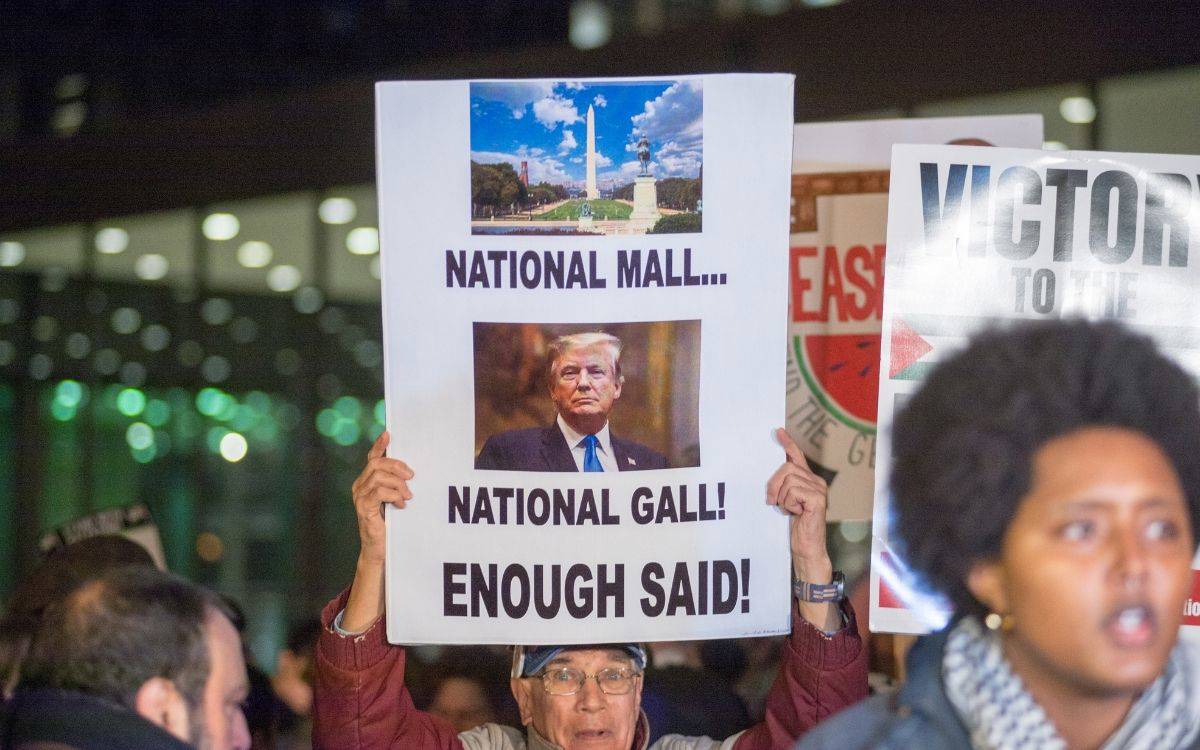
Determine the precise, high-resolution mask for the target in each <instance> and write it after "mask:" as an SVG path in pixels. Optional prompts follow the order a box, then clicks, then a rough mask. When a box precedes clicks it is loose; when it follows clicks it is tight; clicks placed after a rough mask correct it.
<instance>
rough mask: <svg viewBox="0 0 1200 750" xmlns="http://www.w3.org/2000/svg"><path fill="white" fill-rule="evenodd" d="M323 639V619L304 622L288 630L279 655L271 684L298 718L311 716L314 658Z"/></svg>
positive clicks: (311, 619)
mask: <svg viewBox="0 0 1200 750" xmlns="http://www.w3.org/2000/svg"><path fill="white" fill-rule="evenodd" d="M320 637H321V621H320V620H318V619H316V618H315V617H314V618H310V619H306V620H302V621H300V622H297V623H295V624H294V625H292V627H291V628H289V629H288V634H287V640H286V642H285V645H284V647H283V648H282V649H280V650H279V653H278V654H276V660H275V661H276V664H275V674H274V675H272V677H271V684H272V685H273V686H274V689H275V694H276V695H278V696H279V699H280V700H282V701H283V702H284V704H286V705H287V707H288V709H289V710H290V711H291V712H292V713H294V714H296V715H297V716H308V715H309V714H310V713H312V701H313V657H314V654H315V652H316V648H317V639H318V638H320Z"/></svg>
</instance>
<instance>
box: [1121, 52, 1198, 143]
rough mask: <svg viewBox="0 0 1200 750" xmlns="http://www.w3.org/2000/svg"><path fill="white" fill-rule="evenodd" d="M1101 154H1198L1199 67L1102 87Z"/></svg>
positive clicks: (1145, 75)
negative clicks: (1112, 152) (1115, 152)
mask: <svg viewBox="0 0 1200 750" xmlns="http://www.w3.org/2000/svg"><path fill="white" fill-rule="evenodd" d="M1099 90H1100V93H1099V99H1100V114H1101V117H1102V118H1103V119H1102V120H1101V126H1100V146H1099V147H1100V148H1102V149H1104V150H1106V151H1144V152H1150V153H1164V154H1200V127H1197V124H1200V67H1189V68H1179V69H1176V70H1168V71H1159V72H1154V73H1141V74H1138V75H1130V76H1122V77H1120V78H1112V79H1109V80H1107V81H1101V82H1100V86H1099Z"/></svg>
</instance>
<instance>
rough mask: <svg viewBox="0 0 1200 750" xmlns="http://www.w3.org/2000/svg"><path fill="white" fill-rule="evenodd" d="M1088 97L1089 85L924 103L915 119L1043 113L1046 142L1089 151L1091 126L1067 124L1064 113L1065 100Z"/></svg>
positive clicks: (914, 113)
mask: <svg viewBox="0 0 1200 750" xmlns="http://www.w3.org/2000/svg"><path fill="white" fill-rule="evenodd" d="M1086 96H1088V88H1087V86H1086V85H1084V84H1083V83H1068V84H1062V85H1059V86H1047V87H1044V88H1036V89H1024V90H1021V91H1007V92H1004V93H1002V94H989V95H987V96H975V97H970V98H968V99H955V100H952V101H944V102H932V103H929V104H921V105H918V106H916V107H914V108H913V116H914V117H963V116H966V115H1024V114H1035V115H1038V114H1040V115H1041V116H1042V121H1043V123H1044V126H1045V139H1046V140H1047V141H1057V142H1059V143H1062V144H1063V145H1065V146H1066V147H1067V148H1073V149H1086V148H1090V147H1091V125H1088V124H1076V123H1070V122H1067V121H1066V120H1065V119H1064V118H1063V113H1062V111H1061V107H1062V102H1063V100H1064V99H1068V98H1071V97H1086Z"/></svg>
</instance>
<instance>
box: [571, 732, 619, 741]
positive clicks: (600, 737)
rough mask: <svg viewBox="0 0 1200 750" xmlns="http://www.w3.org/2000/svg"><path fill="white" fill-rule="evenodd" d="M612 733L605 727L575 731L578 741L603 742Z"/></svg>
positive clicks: (610, 736)
mask: <svg viewBox="0 0 1200 750" xmlns="http://www.w3.org/2000/svg"><path fill="white" fill-rule="evenodd" d="M612 737H613V733H612V732H610V731H609V730H607V729H581V730H579V731H577V732H576V733H575V740H576V741H578V742H584V743H587V742H605V741H607V740H611V739H612Z"/></svg>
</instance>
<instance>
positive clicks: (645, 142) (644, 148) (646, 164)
mask: <svg viewBox="0 0 1200 750" xmlns="http://www.w3.org/2000/svg"><path fill="white" fill-rule="evenodd" d="M637 158H638V162H639V163H641V165H642V170H641V171H640V172H638V176H639V177H648V176H649V175H650V139H649V138H647V137H646V136H644V135H643V136H642V139H641V140H640V141H638V144H637Z"/></svg>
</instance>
